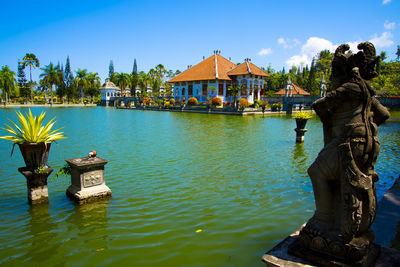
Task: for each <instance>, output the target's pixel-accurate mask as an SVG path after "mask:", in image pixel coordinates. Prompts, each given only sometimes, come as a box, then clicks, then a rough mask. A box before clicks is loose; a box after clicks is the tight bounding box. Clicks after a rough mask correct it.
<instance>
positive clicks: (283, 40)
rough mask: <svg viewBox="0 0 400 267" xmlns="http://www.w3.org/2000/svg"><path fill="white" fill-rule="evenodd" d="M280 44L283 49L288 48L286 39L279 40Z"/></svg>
mask: <svg viewBox="0 0 400 267" xmlns="http://www.w3.org/2000/svg"><path fill="white" fill-rule="evenodd" d="M278 44H280V45H282V46H283V48H287V44H286V41H285V38H283V37H280V38H278Z"/></svg>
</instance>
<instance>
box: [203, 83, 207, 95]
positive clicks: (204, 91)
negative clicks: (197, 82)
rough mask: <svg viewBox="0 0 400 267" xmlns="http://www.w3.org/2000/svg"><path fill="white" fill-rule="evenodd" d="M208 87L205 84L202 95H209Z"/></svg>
mask: <svg viewBox="0 0 400 267" xmlns="http://www.w3.org/2000/svg"><path fill="white" fill-rule="evenodd" d="M207 87H208V86H207V84H206V83H203V86H202V92H201V94H202V95H207Z"/></svg>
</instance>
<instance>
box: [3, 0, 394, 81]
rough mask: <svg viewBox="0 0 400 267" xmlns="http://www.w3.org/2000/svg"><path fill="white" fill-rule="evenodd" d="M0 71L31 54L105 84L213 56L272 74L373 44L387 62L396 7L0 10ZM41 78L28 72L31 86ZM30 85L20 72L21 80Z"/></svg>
mask: <svg viewBox="0 0 400 267" xmlns="http://www.w3.org/2000/svg"><path fill="white" fill-rule="evenodd" d="M1 9H2V10H3V12H2V16H0V51H1V52H0V66H3V65H8V66H9V67H10V68H11V69H12V70H14V71H16V70H17V61H18V59H22V58H23V57H24V55H25V54H26V53H28V52H29V53H34V54H36V56H37V57H38V58H39V60H40V63H41V66H43V65H47V64H49V63H50V61H52V62H53V63H58V62H60V63H63V64H65V60H66V57H67V55H69V57H70V60H71V67H72V70H76V69H78V68H81V69H88V71H90V72H93V71H95V72H98V73H99V75H100V77H101V79H102V81H104V79H105V78H106V77H107V75H108V66H109V62H110V60H113V61H114V67H115V71H118V72H121V71H122V72H131V70H132V65H133V61H134V59H135V58H136V60H137V64H138V69H139V71H141V70H143V71H148V70H149V69H150V68H152V67H154V66H156V65H157V64H159V63H161V64H163V65H164V66H165V67H166V68H167V69H172V70H176V69H179V70H181V71H182V70H185V69H186V68H187V66H188V65H195V64H197V63H199V62H200V61H201V60H202V58H203V56H206V57H208V56H210V55H211V54H212V53H213V51H214V50H216V49H218V50H221V55H222V56H224V57H226V58H229V57H231V59H232V61H233V62H235V63H237V62H243V60H244V59H245V58H251V60H252V62H253V63H254V64H256V65H258V66H260V67H267V66H269V65H271V66H272V67H273V68H274V69H275V70H281V69H282V67H284V66H285V68H286V69H288V68H289V67H290V65H293V64H295V65H301V64H307V63H309V62H310V61H311V59H312V57H313V56H315V54H316V53H317V52H318V51H320V50H322V49H330V50H332V51H334V49H335V47H336V46H337V45H339V44H341V43H350V44H351V46H352V47H353V49H355V48H354V47H355V46H356V44H357V43H358V42H361V41H372V42H373V43H374V44H375V46H376V47H377V50H378V52H380V51H386V52H387V54H388V57H389V59H394V58H395V57H396V56H395V52H396V50H397V45H400V37H399V36H400V16H399V14H400V0H344V1H342V0H336V1H321V0H319V1H316V0H315V1H314V0H311V1H298V0H296V1H289V0H280V1H267V0H260V1H257V0H247V1H236V0H231V1H209V0H202V1H190V0H186V1H179V0H170V1H151V0H149V1H122V0H114V1H105V0H98V1H95V0H91V1H84V0H81V1H76V0H70V1H54V0H53V1H24V0H21V1H3V2H2V4H1ZM39 73H40V70H35V71H34V72H33V77H34V79H37V77H38V75H39ZM28 75H29V73H28V71H27V76H28Z"/></svg>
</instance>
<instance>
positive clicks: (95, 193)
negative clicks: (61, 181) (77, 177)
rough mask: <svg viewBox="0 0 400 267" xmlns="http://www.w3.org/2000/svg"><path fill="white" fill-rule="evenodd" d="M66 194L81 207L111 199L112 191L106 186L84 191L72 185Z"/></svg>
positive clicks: (102, 185)
mask: <svg viewBox="0 0 400 267" xmlns="http://www.w3.org/2000/svg"><path fill="white" fill-rule="evenodd" d="M66 194H67V196H68V197H69V198H71V199H72V200H74V201H75V202H76V203H78V204H79V205H81V204H85V203H89V202H94V201H98V200H105V199H110V198H111V190H110V188H108V186H106V185H105V184H101V185H98V186H93V187H89V188H84V189H82V190H81V189H80V188H78V187H76V186H74V185H70V186H69V187H68V189H67V192H66Z"/></svg>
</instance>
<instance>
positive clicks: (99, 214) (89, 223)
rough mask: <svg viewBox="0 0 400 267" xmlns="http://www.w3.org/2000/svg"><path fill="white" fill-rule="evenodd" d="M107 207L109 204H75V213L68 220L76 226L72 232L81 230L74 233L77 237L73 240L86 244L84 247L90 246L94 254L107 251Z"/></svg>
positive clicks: (73, 237)
mask: <svg viewBox="0 0 400 267" xmlns="http://www.w3.org/2000/svg"><path fill="white" fill-rule="evenodd" d="M107 207H108V202H97V203H87V204H84V205H76V204H75V208H74V210H73V213H72V214H71V215H70V216H68V217H67V219H66V222H67V223H69V224H71V225H74V227H72V228H71V230H72V229H79V231H78V232H77V231H73V233H74V234H75V236H72V239H79V240H80V242H83V243H86V245H84V246H85V247H87V246H89V247H90V248H91V249H92V251H94V252H97V251H103V250H105V249H107V239H108V235H107V231H106V229H107V225H108V220H109V219H108V217H107Z"/></svg>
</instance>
